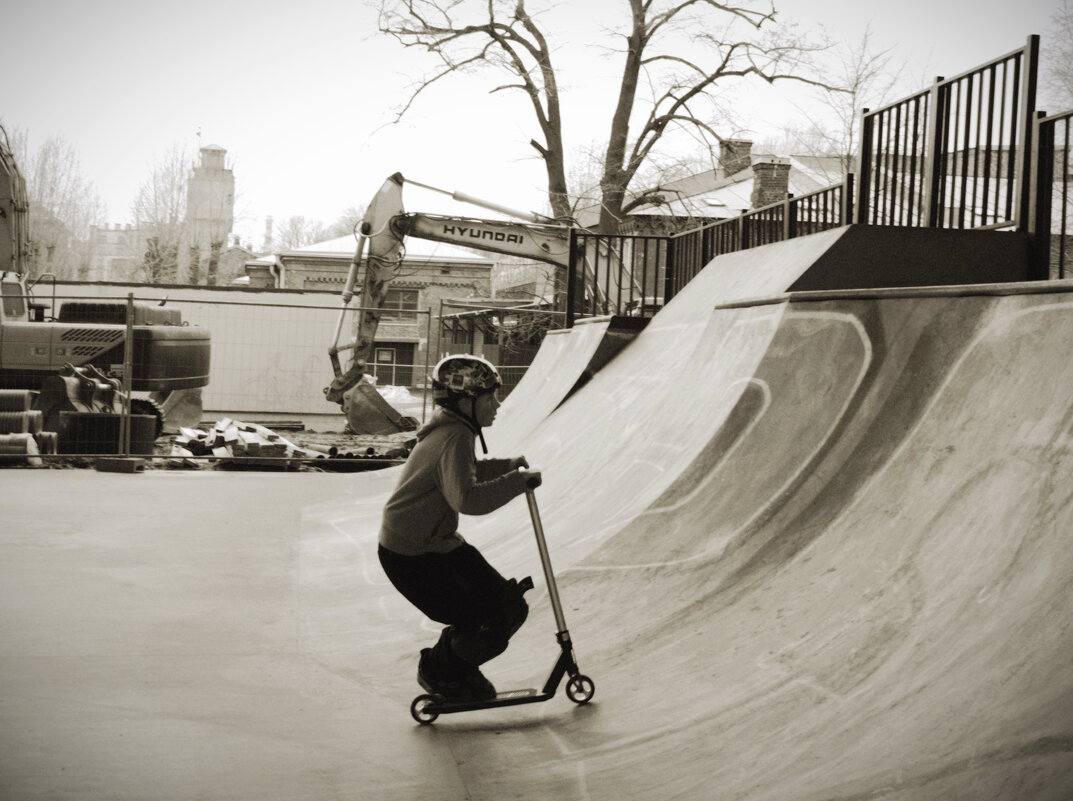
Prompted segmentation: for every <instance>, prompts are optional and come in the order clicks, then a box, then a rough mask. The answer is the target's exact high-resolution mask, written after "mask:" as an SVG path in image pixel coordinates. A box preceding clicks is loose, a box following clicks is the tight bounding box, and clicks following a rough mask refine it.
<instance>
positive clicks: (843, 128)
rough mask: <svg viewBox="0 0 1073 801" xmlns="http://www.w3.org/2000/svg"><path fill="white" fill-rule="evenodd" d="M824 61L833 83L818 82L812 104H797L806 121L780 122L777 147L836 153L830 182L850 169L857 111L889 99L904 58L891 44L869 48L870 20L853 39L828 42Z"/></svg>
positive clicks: (807, 152) (854, 150)
mask: <svg viewBox="0 0 1073 801" xmlns="http://www.w3.org/2000/svg"><path fill="white" fill-rule="evenodd" d="M827 61H828V63H829V65H830V66H829V68H828V75H829V76H830V77H831V79H832V81H833V85H834V87H837V88H832V87H820V89H819V104H818V106H819V108H818V110H817V109H814V110H813V111H812V112H811V113H809V112H806V111H805V110H804V109H802V115H801V116H802V118H803V119H805V120H807V122H805V123H804V124H803V125H796V126H787V127H785V128H784V129H783V134H784V137H785V139H784V141H783V142H780V143H779V144H778V145H777V148H784V147H788V148H790V149H791V150H792V152H793V153H794V154H795V155H808V156H837V157H838V166H837V168H836V169H835V170H833V171H832V172H831V173H830V174H827V175H825V177H826V178H827V179H828V180H829V181H831V182H832V183H835V182H837V181H840V180H842V176H843V175H844V174H845V173H846V172H852V171H854V170H855V161H856V157H857V151H858V149H859V147H860V142H859V141H858V139H859V135H860V125H861V112H862V111H863V110H864V109H866V108H879V107H881V106H883V105H885V104H887V103H889V102H891V101H892V100H893V99H894V97H893V95H894V94H896V92H897V89H898V87H899V86H900V85H901V83H902V80H903V75H904V73H905V70H906V64H905V62H904V61H901V62H899V61H896V60H895V57H894V48H887V49H885V50H877V49H876V48H875V44H874V40H873V37H872V29H871V26H868V27H866V28H865V30H864V32H863V33H862V34H861V38H860V39H858V40H857V41H856V42H853V43H846V44H843V45H841V46H839V47H836V48H833V49H832V50H831V52H830V53H829V55H828V58H827Z"/></svg>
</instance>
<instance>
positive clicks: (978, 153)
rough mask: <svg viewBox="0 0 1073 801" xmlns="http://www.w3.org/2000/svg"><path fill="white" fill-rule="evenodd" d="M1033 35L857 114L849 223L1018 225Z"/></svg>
mask: <svg viewBox="0 0 1073 801" xmlns="http://www.w3.org/2000/svg"><path fill="white" fill-rule="evenodd" d="M1038 65H1039V37H1038V36H1036V35H1033V36H1030V37H1028V41H1027V43H1026V44H1025V46H1024V47H1023V48H1020V49H1019V50H1015V51H1013V52H1011V53H1007V54H1006V55H1004V56H1001V57H999V58H997V59H994V60H993V61H990V62H988V63H986V64H983V65H981V66H979V67H976V68H975V69H972V70H969V71H968V72H965V73H963V74H961V75H958V76H956V77H954V78H948V79H944V78H938V79H936V81H935V83H934V85H933V86H932V87H931V88H930V89H928V90H926V91H923V92H919V93H917V94H914V95H912V96H910V97H907V98H905V99H904V100H900V101H898V102H896V103H892V104H891V105H889V106H886V107H884V108H881V109H878V110H876V111H868V110H865V113H864V114H863V116H862V121H861V156H860V180H859V183H858V189H857V213H856V218H855V219H856V222H858V223H868V224H872V225H902V226H926V227H932V228H1017V229H1018V230H1024V229H1025V228H1026V227H1027V218H1028V206H1029V196H1030V183H1031V180H1030V178H1031V175H1030V169H1031V167H1030V164H1029V161H1030V160H1029V158H1028V155H1029V153H1030V148H1031V143H1032V133H1033V129H1032V128H1033V123H1032V115H1033V113H1034V110H1035V103H1036V76H1037V72H1038Z"/></svg>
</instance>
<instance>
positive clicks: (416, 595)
mask: <svg viewBox="0 0 1073 801" xmlns="http://www.w3.org/2000/svg"><path fill="white" fill-rule="evenodd" d="M379 555H380V564H381V565H382V566H383V568H384V572H385V573H386V574H387V577H388V579H390V581H391V583H392V584H393V585H394V587H395V589H397V590H398V591H399V592H400V593H402V595H403V596H404V597H405V598H406V599H407V600H408V601H409V602H410V603H412V604H413V605H414V606H416V607H417V608H418V609H420V610H421V611H422V612H423V613H424V614H425V615H426V616H427V617H428V618H429V619H431V620H435V621H436V622H437V623H444V624H446V627H445V628H444V630H443V632H442V633H441V635H440V639H439V642H437V643H436V645H435V647H434V648H433V649H432V651H433V659H434V660H435V662H436V663H437V665H438V667H439V668H440V669H442V670H444V671H446V672H463V671H464V670H465V669H466V667H476V666H478V665H483V664H484V663H485V662H487V661H488V660H489V659H493V658H495V657H497V656H499V655H500V654H501V653H503V652H504V651H505V650H507V643H509V642H510V638H511V637H512V636H514V633H515V632H516V631H517V630H518V629H519V628H521V625H522V623H524V622H525V619H526V617H527V616H528V615H529V605H528V604H527V603H526V602H525V599H524V598H523V597H522V593H521V592H520V591H519V590H518V587H517V583H516V582H514V581H507V580H506V579H505V578H503V576H501V575H500V574H499V572H498V571H497V570H496V569H495V568H494V567H492V566H491V565H490V564H488V562H487V561H486V560H485V558H484V557H483V556H482V555H481V552H480V551H478V550H477V549H476V548H474V547H473V546H472V545H469V544H468V543H467V544H465V545H461V546H459V547H458V548H455V549H454V550H453V551H449V552H448V553H442V554H440V553H432V554H423V555H421V556H402V555H400V554H397V553H394V552H393V551H389V550H388V549H387V548H384V547H383V546H381V547H380V549H379Z"/></svg>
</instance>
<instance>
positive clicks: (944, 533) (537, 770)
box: [0, 250, 1073, 801]
mask: <svg viewBox="0 0 1073 801" xmlns="http://www.w3.org/2000/svg"><path fill="white" fill-rule="evenodd" d="M781 252H782V256H779V255H778V254H776V257H775V258H774V262H773V263H778V259H779V258H782V257H785V258H786V262H785V263H786V264H790V263H791V262H792V261H793V258H791V255H792V254H788V253H787V252H786V251H785V250H784V251H781ZM717 272H718V271H711V272H709V271H706V273H702V275H701V276H699V277H698V279H697V281H696V282H695V283H696V287H695V289H696V291H690V292H686V293H682V294H681V295H679V297H677V298H675V299H674V301H672V303H671V304H669V305H668V306H667V308H666V309H664V310H663V311H662V312H661V313H660V314H659V315H657V317H656V318H654V319H653V320H652V321H651V323H650V324H649V326H648V327H647V328H646V329H645V331H644V332H643V333H642V334H641V335H640V336H639V337H638V338H637V339H636V340H635V341H634V342H632V343H631V344H630V345H629V346H628V347H626V348H625V349H624V350H623V351H622V352H621V353H620V354H619V355H618V356H616V357H615V358H614V359H613V360H612V361H611V362H610V363H609V364H607V365H606V366H605V367H604V368H603V369H602V370H600V371H599V372H598V373H596V375H595V376H594V377H593V378H592V379H591V381H589V382H588V383H587V384H586V385H585V386H584V387H583V388H582V389H581V390H580V391H579V392H577V393H576V394H575V395H574V396H572V397H571V398H570V399H569V400H567V401H566V402H565V403H563V404H562V405H561V406H559V407H558V408H557V409H555V410H554V411H552V412H550V413H549V414H548V415H547V416H545V417H544V418H543V419H541V420H539V421H536V422H534V421H532V420H531V419H530V418H528V417H526V418H518V419H519V420H521V419H525V420H526V422H525V426H526V427H527V431H526V432H525V433H524V435H523V436H519V437H517V438H514V437H513V435H512V434H511V431H510V430H509V429H510V426H511V418H510V416H509V415H505V416H504V418H503V420H502V422H501V423H497V426H499V425H503V426H504V427H505V429H504V430H503V431H502V432H501V436H502V439H500V440H498V441H501V442H507V443H512V444H513V446H514V447H516V448H517V451H516V452H524V454H525V455H526V456H527V457H528V458H529V460H530V462H531V463H532V464H533V465H534V467H539V468H540V469H542V470H543V471H544V476H545V484H544V486H543V487H541V488H540V490H539V491H538V498H539V501H540V506H541V512H542V516H543V522H544V528H545V531H546V533H547V536H548V540H549V545H550V548H551V554H552V560H553V562H554V564H555V566H556V568H557V571H558V573H559V575H560V577H561V578H560V591H561V594H562V597H563V601H564V605H565V611H566V618H567V623H568V624H569V627H570V631H571V634H572V635H573V639H574V642H575V644H576V651H577V656H578V660H579V662H580V665H581V668H582V670H583V671H584V672H585V673H586V674H588V675H589V676H591V677H592V678H593V679H594V680H595V683H596V695H595V698H594V700H593V701H592V703H591V704H589V705H587V706H582V707H578V706H575V705H574V704H572V703H571V702H570V701H569V700H567V698H566V697H565V696H564V695H560V696H559V697H556V698H555V699H552V700H551V701H549V702H547V703H544V704H539V705H533V706H521V707H513V708H508V709H503V710H491V711H484V712H477V713H471V714H466V715H456V716H444V717H441V718H440V719H439V720H438V721H437V722H436V723H435V724H434V725H433V726H429V727H422V726H418V725H417V724H415V723H414V722H413V721H412V720H411V719H410V716H409V712H408V706H409V703H410V700H411V699H412V698H413V697H414V696H415V695H416V694H418V693H419V692H420V690H419V688H418V686H417V684H416V682H415V681H414V671H415V667H416V655H417V652H418V649H419V648H420V647H422V646H424V645H427V644H428V643H430V642H431V641H432V640H433V639H434V638H435V636H436V627H435V626H433V625H432V624H430V623H429V622H428V621H424V620H422V619H421V617H420V616H419V615H418V614H417V613H416V612H415V611H414V610H413V609H412V608H410V607H409V606H408V604H407V603H406V602H405V601H404V600H402V599H401V597H399V596H398V595H397V594H396V593H395V592H394V590H392V588H391V587H390V586H388V585H387V583H386V580H385V579H384V577H383V576H382V574H381V572H380V569H379V565H378V564H377V562H376V544H375V543H376V532H377V528H378V524H379V515H380V508H381V507H382V504H383V502H384V500H385V498H386V495H387V493H388V492H389V491H390V489H391V487H392V485H393V483H394V478H395V473H394V471H390V470H389V471H379V472H374V473H362V474H358V475H331V474H323V475H322V474H304V473H303V474H249V473H241V474H236V473H209V472H202V473H190V474H187V473H181V474H180V473H166V472H161V471H148V472H145V473H141V474H137V475H118V474H108V473H95V472H91V471H45V470H8V471H3V472H2V473H0V499H2V508H3V514H4V524H3V533H2V534H0V642H3V644H4V646H3V648H2V649H0V676H2V677H3V681H2V683H0V798H2V799H12V801H14V800H15V799H18V800H19V801H23V800H24V799H50V801H51V800H52V799H79V800H80V801H82V800H84V799H146V798H152V799H184V800H185V799H209V798H211V799H214V800H226V799H234V800H235V801H237V800H238V799H251V798H256V799H275V798H279V799H310V800H311V801H312V800H313V799H317V800H318V801H319V800H322V799H353V798H369V799H387V800H388V801H393V800H394V799H399V800H401V799H433V800H439V799H443V800H444V801H448V800H454V799H481V800H485V799H487V800H488V801H492V800H493V799H504V798H520V799H548V798H555V799H601V800H602V799H607V800H608V801H611V800H612V799H616V800H617V799H643V800H648V799H651V801H657V800H659V801H663V800H664V799H698V798H705V799H707V798H712V799H752V800H754V801H761V800H762V799H770V800H771V801H821V800H822V801H834V800H835V799H839V800H848V799H862V800H863V799H886V800H889V801H909V800H910V799H911V800H912V801H924V800H932V799H933V800H934V801H939V800H940V799H942V801H950V800H951V799H964V801H980V800H981V799H983V800H985V801H989V800H996V801H997V800H1000V799H1001V800H1002V801H1006V800H1007V799H1010V800H1012V799H1033V801H1036V800H1037V799H1044V800H1045V801H1048V800H1050V799H1053V801H1065V799H1068V798H1070V797H1073V592H1071V590H1073V548H1071V547H1070V532H1071V531H1073V359H1070V358H1069V343H1070V342H1071V341H1073V285H1051V286H1050V287H1048V288H1047V291H1044V290H1043V288H1041V287H1032V286H1026V285H1021V286H1017V287H1010V288H1008V289H1007V288H998V289H995V288H992V289H991V290H989V291H980V292H972V291H969V290H954V291H945V290H944V291H927V292H921V293H912V292H908V291H892V292H886V293H885V292H870V293H868V294H867V295H855V294H852V293H838V294H837V295H835V296H830V297H827V296H823V295H817V294H810V295H807V296H795V295H789V296H780V297H778V298H775V299H773V300H772V301H770V302H763V303H755V304H749V303H746V304H732V305H729V306H727V305H723V306H720V307H719V308H713V305H714V304H713V301H712V297H714V296H720V297H724V298H726V299H727V300H731V301H733V300H738V299H740V298H741V297H747V296H748V295H749V294H750V293H754V294H755V293H756V290H757V287H756V286H747V285H746V283H747V282H744V281H742V282H741V283H740V285H739V286H738V289H736V290H735V291H733V292H730V291H728V292H725V293H724V294H722V295H719V290H720V288H721V286H722V285H721V284H720V283H719V279H718V276H717ZM792 272H793V271H792V270H791V269H788V270H787V275H789V274H790V273H792ZM713 276H715V277H713ZM736 280H737V279H736ZM767 280H769V279H768V278H765V281H767ZM706 282H708V283H707V284H706ZM788 285H789V284H786V285H784V286H783V289H782V290H779V291H784V290H785V288H786V286H788ZM691 286H692V285H691ZM735 293H738V294H735ZM499 433H500V432H497V434H499ZM492 441H497V440H492ZM503 455H509V454H503ZM463 522H464V526H463V532H464V533H465V535H466V536H467V538H468V539H469V540H470V541H472V542H474V543H475V544H477V545H479V546H480V547H481V548H482V549H483V550H484V551H485V553H486V554H487V555H488V557H489V559H490V560H491V561H492V562H493V563H494V564H496V565H497V566H499V567H500V568H501V570H502V571H503V572H504V573H506V574H507V575H515V576H523V575H527V574H533V575H534V578H536V579H537V580H538V582H537V583H538V587H537V591H536V593H534V594H531V597H532V595H535V596H536V597H535V598H533V600H532V602H531V604H532V612H531V614H530V618H529V621H528V622H527V623H526V625H525V627H524V628H523V629H522V630H521V632H519V634H518V635H517V637H516V638H515V640H514V642H513V643H512V645H511V648H510V650H508V652H507V653H506V654H504V655H503V656H502V657H500V658H499V659H497V660H495V661H493V662H492V663H490V664H489V665H488V666H487V669H486V673H487V674H488V675H489V677H490V678H491V679H492V680H493V681H494V682H496V683H497V685H499V686H500V687H501V688H503V689H506V688H510V687H517V686H533V685H539V684H540V683H542V682H543V680H544V678H545V676H546V675H547V673H548V671H549V670H550V668H551V666H552V663H553V662H554V659H555V654H556V645H555V638H554V624H553V621H552V615H551V611H550V608H549V605H548V603H547V595H546V591H545V588H544V587H543V581H542V580H541V579H540V573H539V563H538V560H537V554H536V549H535V546H534V544H533V539H532V534H531V528H530V525H529V519H528V515H527V510H526V506H525V503H524V501H523V500H521V499H518V500H516V501H514V502H512V503H511V504H509V505H508V506H507V507H505V508H503V509H502V510H500V511H499V512H497V513H495V514H493V515H489V516H487V517H481V518H465V519H464V521H463Z"/></svg>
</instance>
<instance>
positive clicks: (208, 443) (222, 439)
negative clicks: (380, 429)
mask: <svg viewBox="0 0 1073 801" xmlns="http://www.w3.org/2000/svg"><path fill="white" fill-rule="evenodd" d="M385 445H386V447H376V446H370V447H364V448H361V449H359V450H357V451H355V450H349V449H341V448H339V447H338V446H336V445H332V446H330V447H329V446H322V445H316V444H307V445H304V446H300V445H296V444H295V443H293V442H291V441H290V440H288V439H286V438H285V437H282V436H280V435H279V434H278V433H276V432H275V431H273V430H272V429H270V428H266V427H265V426H263V425H259V424H257V423H246V422H242V421H239V420H232V419H230V418H226V419H223V420H220V421H218V422H217V423H215V424H214V425H213V426H212V427H211V428H210V429H208V430H207V431H203V430H200V429H194V428H180V429H179V433H178V435H177V436H176V437H175V438H174V439H173V440H172V443H171V450H170V452H169V453H168V454H167V460H166V464H167V467H169V468H192V469H199V468H201V467H202V466H204V465H205V464H206V463H215V464H216V465H218V466H222V467H246V468H250V469H283V470H295V469H297V468H298V467H299V466H300V465H301V464H302V463H303V462H304V461H308V460H318V461H317V462H316V464H315V466H316V467H318V468H323V469H325V470H360V469H370V468H372V467H382V466H384V465H383V460H385V459H388V460H394V459H405V458H406V456H407V455H409V452H410V448H411V447H412V443H385ZM206 457H208V458H206ZM359 460H364V461H365V464H364V465H360V464H357V463H356V462H357V461H359Z"/></svg>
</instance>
